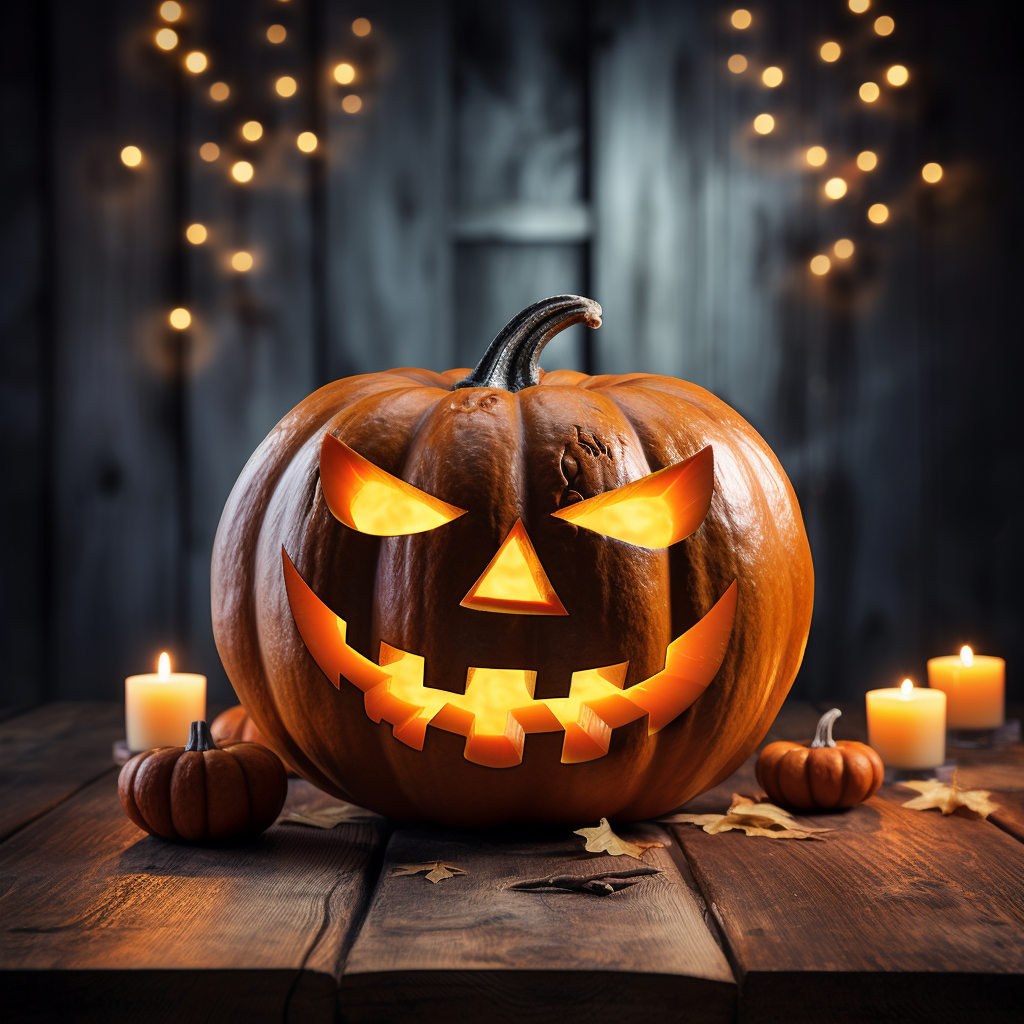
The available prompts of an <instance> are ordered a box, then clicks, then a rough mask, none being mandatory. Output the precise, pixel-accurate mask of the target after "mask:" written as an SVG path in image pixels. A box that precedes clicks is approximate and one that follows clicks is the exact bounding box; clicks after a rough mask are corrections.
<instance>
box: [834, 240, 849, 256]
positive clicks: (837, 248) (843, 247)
mask: <svg viewBox="0 0 1024 1024" xmlns="http://www.w3.org/2000/svg"><path fill="white" fill-rule="evenodd" d="M832 251H833V252H834V253H835V254H836V258H837V259H840V260H848V259H849V258H850V257H851V256H852V255H853V242H851V241H850V239H848V238H840V239H839V241H838V242H836V244H835V245H833V246H832Z"/></svg>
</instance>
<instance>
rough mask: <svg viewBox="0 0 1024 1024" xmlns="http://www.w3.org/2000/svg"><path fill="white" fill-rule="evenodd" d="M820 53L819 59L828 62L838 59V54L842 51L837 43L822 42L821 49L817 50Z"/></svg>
mask: <svg viewBox="0 0 1024 1024" xmlns="http://www.w3.org/2000/svg"><path fill="white" fill-rule="evenodd" d="M818 52H819V53H820V54H821V59H822V60H824V61H827V62H828V63H829V64H832V63H833V62H835V61H837V60H839V55H840V54H841V53H842V52H843V51H842V48H841V47H840V46H839V44H838V43H823V44H822V47H821V49H820V50H819V51H818Z"/></svg>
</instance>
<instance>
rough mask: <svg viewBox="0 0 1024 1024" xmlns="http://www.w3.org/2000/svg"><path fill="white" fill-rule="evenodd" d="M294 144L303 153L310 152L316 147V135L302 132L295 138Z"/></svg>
mask: <svg viewBox="0 0 1024 1024" xmlns="http://www.w3.org/2000/svg"><path fill="white" fill-rule="evenodd" d="M295 145H296V146H298V147H299V149H301V150H302V152H303V153H312V152H313V150H314V149H316V136H315V135H314V134H313V133H312V132H302V133H301V134H300V135H299V137H298V138H297V139H296V140H295Z"/></svg>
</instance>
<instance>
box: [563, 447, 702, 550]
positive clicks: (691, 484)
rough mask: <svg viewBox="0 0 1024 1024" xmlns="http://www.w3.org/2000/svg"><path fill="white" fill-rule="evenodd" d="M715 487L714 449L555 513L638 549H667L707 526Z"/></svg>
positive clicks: (575, 523)
mask: <svg viewBox="0 0 1024 1024" xmlns="http://www.w3.org/2000/svg"><path fill="white" fill-rule="evenodd" d="M714 484H715V463H714V456H713V455H712V451H711V446H710V445H708V446H707V447H706V448H702V449H701V450H700V451H699V452H697V454H696V455H694V456H692V457H691V458H689V459H686V460H685V461H683V462H677V463H676V464H675V465H674V466H669V467H668V468H667V469H660V470H658V472H657V473H651V474H650V475H649V476H645V477H643V478H642V479H640V480H634V481H633V482H632V483H631V484H623V485H622V486H621V487H616V488H615V490H614V491H605V492H604V493H603V494H598V495H595V496H594V497H593V498H587V499H586V501H579V502H577V503H576V504H575V505H570V506H569V507H568V508H560V509H559V510H558V511H557V512H552V513H551V514H552V515H553V516H555V517H556V518H558V519H564V520H565V521H566V522H569V523H573V524H574V525H576V526H582V527H583V528H584V529H587V530H593V531H594V532H595V533H600V534H603V535H604V536H605V537H614V538H615V539H616V540H624V541H626V542H627V543H628V544H636V545H637V546H638V547H642V548H652V549H657V548H667V547H668V546H669V545H671V544H675V543H676V542H678V541H681V540H683V539H685V538H686V537H689V536H690V534H691V533H693V531H694V530H696V529H697V527H698V526H700V524H701V523H702V522H704V517H705V516H706V515H707V514H708V509H709V508H710V507H711V493H712V491H713V490H714Z"/></svg>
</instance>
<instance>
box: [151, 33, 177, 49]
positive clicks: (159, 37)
mask: <svg viewBox="0 0 1024 1024" xmlns="http://www.w3.org/2000/svg"><path fill="white" fill-rule="evenodd" d="M154 39H155V40H156V45H157V46H159V47H160V49H161V50H173V49H174V48H175V47H176V46H177V45H178V33H177V32H175V31H174V29H173V28H162V29H160V31H159V32H157V34H156V35H155V36H154Z"/></svg>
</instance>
